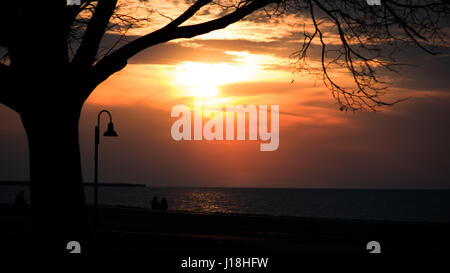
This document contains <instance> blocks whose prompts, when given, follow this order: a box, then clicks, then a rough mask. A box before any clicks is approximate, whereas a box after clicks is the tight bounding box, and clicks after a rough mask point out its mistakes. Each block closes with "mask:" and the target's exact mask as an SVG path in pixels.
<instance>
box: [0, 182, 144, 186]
mask: <svg viewBox="0 0 450 273" xmlns="http://www.w3.org/2000/svg"><path fill="white" fill-rule="evenodd" d="M83 185H84V186H88V187H93V186H94V185H95V184H94V183H93V182H84V183H83ZM0 186H30V181H0ZM98 186H99V187H143V188H145V187H147V185H145V184H130V183H98Z"/></svg>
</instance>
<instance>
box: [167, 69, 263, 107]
mask: <svg viewBox="0 0 450 273" xmlns="http://www.w3.org/2000/svg"><path fill="white" fill-rule="evenodd" d="M254 71H255V68H254V66H250V65H242V64H236V65H234V64H228V63H217V64H208V63H196V62H184V63H181V64H180V65H178V66H177V68H176V84H177V85H181V86H182V87H183V92H186V91H187V92H188V94H187V95H188V96H194V97H204V98H205V97H215V96H217V95H219V93H220V91H219V88H218V87H219V86H220V85H224V84H230V83H234V82H240V81H246V80H250V79H251V77H252V75H253V73H254Z"/></svg>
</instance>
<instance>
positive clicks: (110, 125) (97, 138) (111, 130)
mask: <svg viewBox="0 0 450 273" xmlns="http://www.w3.org/2000/svg"><path fill="white" fill-rule="evenodd" d="M103 113H107V114H108V116H109V123H108V129H107V130H106V132H105V133H104V134H103V136H108V137H116V136H118V135H117V133H116V131H114V124H113V123H112V117H111V113H110V112H109V111H108V110H102V111H100V113H98V117H97V126H95V172H94V207H95V214H96V215H95V216H96V217H95V218H97V206H98V144H100V133H99V131H100V129H99V128H100V116H101V115H102V114H103Z"/></svg>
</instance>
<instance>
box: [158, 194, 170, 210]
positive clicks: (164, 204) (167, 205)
mask: <svg viewBox="0 0 450 273" xmlns="http://www.w3.org/2000/svg"><path fill="white" fill-rule="evenodd" d="M168 208H169V204H167V199H166V198H165V197H163V198H162V199H161V207H160V209H161V210H167V209H168Z"/></svg>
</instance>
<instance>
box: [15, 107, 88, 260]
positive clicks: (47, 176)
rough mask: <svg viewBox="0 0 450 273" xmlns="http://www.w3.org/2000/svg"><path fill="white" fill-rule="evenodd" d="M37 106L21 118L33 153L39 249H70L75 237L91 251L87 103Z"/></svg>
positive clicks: (33, 197)
mask: <svg viewBox="0 0 450 273" xmlns="http://www.w3.org/2000/svg"><path fill="white" fill-rule="evenodd" d="M47 104H51V103H50V102H48V103H47ZM32 108H33V109H27V111H26V112H25V113H21V118H22V122H23V125H24V127H25V130H26V133H27V136H28V144H29V154H30V180H31V205H32V214H33V238H34V242H33V247H34V251H39V252H40V253H42V251H43V250H44V251H47V252H52V253H64V252H68V251H67V250H66V245H67V243H68V242H69V241H78V242H79V243H80V244H81V250H82V252H86V248H87V238H88V230H89V227H88V221H87V220H88V218H87V210H86V205H85V197H84V189H83V182H82V175H81V162H80V147H79V140H78V122H79V117H80V112H81V105H80V106H78V105H77V106H75V107H73V106H70V107H68V106H67V105H56V106H55V105H39V107H32Z"/></svg>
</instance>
